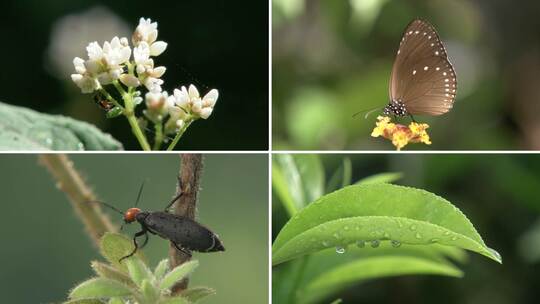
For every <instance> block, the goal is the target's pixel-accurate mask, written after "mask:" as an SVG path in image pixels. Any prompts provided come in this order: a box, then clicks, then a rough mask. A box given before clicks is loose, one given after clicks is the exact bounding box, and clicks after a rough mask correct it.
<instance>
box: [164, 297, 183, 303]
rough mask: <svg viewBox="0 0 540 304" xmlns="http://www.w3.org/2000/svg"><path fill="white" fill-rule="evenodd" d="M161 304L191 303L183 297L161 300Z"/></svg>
mask: <svg viewBox="0 0 540 304" xmlns="http://www.w3.org/2000/svg"><path fill="white" fill-rule="evenodd" d="M159 304H189V301H188V300H187V299H185V298H183V297H174V298H167V299H164V300H161V301H159Z"/></svg>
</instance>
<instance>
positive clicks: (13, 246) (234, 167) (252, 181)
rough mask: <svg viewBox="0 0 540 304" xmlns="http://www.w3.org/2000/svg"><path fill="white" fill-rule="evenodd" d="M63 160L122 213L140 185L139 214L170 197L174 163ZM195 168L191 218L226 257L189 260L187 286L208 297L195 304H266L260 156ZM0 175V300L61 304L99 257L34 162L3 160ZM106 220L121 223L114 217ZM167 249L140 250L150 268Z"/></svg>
mask: <svg viewBox="0 0 540 304" xmlns="http://www.w3.org/2000/svg"><path fill="white" fill-rule="evenodd" d="M71 158H72V160H73V162H74V163H75V166H76V168H78V169H79V171H80V172H81V173H82V175H83V176H85V178H86V180H87V182H88V184H89V185H91V186H92V187H93V189H94V191H95V193H96V194H97V195H98V197H99V199H101V200H103V201H105V202H108V203H110V204H113V205H115V206H116V207H118V208H119V209H121V210H124V209H127V208H129V207H132V205H133V204H134V202H135V198H136V196H137V191H138V188H139V186H140V183H141V182H142V181H143V180H144V179H148V181H147V182H146V185H145V189H144V191H143V194H142V198H141V201H140V203H139V206H140V207H141V208H142V209H145V210H162V209H163V208H164V207H165V205H166V204H167V203H168V202H169V201H170V199H171V197H172V196H173V195H174V193H175V191H176V188H175V187H176V177H177V174H178V167H179V157H178V155H170V154H168V155H163V154H160V155H157V154H154V155H135V154H131V155H127V154H124V155H110V154H101V155H71ZM204 165H205V167H204V171H203V175H202V185H201V186H202V190H201V192H200V195H199V205H198V206H199V208H198V215H197V218H198V220H199V221H200V222H201V223H203V224H205V225H207V226H208V227H210V228H211V229H212V230H213V231H214V232H215V233H217V234H219V236H220V238H221V240H222V241H223V243H224V246H225V248H226V250H227V251H225V252H222V253H216V254H208V253H194V258H195V259H197V260H199V261H200V266H199V267H198V268H197V269H196V271H195V273H194V274H193V276H192V280H191V283H190V286H197V285H203V286H209V287H212V288H215V289H216V290H217V294H216V295H214V296H211V297H208V298H207V299H205V300H204V301H203V302H204V303H209V304H210V303H267V301H268V156H266V155H216V154H212V155H206V156H205V163H204ZM0 168H2V172H3V174H2V176H1V177H0V184H1V185H2V196H3V198H2V201H3V204H2V212H3V213H2V214H3V216H2V221H0V228H1V229H0V230H1V231H2V248H1V250H0V261H1V265H2V266H1V268H2V269H1V271H0V294H1V295H2V300H1V302H2V303H50V302H56V303H57V302H61V301H62V300H64V299H65V298H66V295H67V292H68V291H69V290H70V289H71V288H73V287H74V286H75V284H76V283H78V282H82V281H83V280H85V279H87V278H89V277H90V276H92V275H93V272H92V270H91V268H90V261H91V260H96V259H98V260H103V258H102V257H101V256H100V255H99V253H98V251H97V249H96V248H95V247H94V245H93V244H92V242H91V240H90V238H89V237H88V236H87V235H86V233H85V232H84V228H83V225H82V224H81V222H80V220H79V219H78V218H77V217H76V216H75V214H74V212H73V209H72V208H71V205H70V204H69V203H68V200H67V198H66V196H65V195H64V193H62V192H60V191H59V190H58V189H56V187H55V181H53V179H52V178H51V176H50V175H49V173H48V172H47V171H46V169H45V168H44V167H43V166H40V165H39V164H38V159H37V156H35V155H2V156H0ZM109 214H110V216H111V220H112V221H113V222H114V223H117V224H121V223H122V218H121V217H120V216H119V215H118V214H115V213H112V212H110V213H109ZM136 226H137V225H129V226H126V228H127V230H126V233H128V234H130V235H131V234H133V233H135V232H136V231H137V229H138V227H136ZM126 228H124V229H126ZM168 247H169V242H168V241H165V240H163V239H161V238H159V237H157V236H151V237H150V241H149V243H148V245H147V247H146V248H145V249H144V253H145V254H146V256H147V257H148V260H149V263H150V266H152V267H155V266H156V265H157V263H158V262H159V261H160V260H161V259H163V258H165V257H167V253H168Z"/></svg>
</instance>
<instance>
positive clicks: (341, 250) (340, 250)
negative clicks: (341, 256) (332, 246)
mask: <svg viewBox="0 0 540 304" xmlns="http://www.w3.org/2000/svg"><path fill="white" fill-rule="evenodd" d="M336 252H337V253H345V248H343V247H341V246H337V247H336Z"/></svg>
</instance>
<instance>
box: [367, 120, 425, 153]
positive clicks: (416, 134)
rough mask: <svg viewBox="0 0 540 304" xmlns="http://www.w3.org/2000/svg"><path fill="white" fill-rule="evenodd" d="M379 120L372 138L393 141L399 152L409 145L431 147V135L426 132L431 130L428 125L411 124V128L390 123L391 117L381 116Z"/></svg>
mask: <svg viewBox="0 0 540 304" xmlns="http://www.w3.org/2000/svg"><path fill="white" fill-rule="evenodd" d="M377 120H378V121H377V122H376V123H375V128H374V129H373V132H371V136H372V137H379V136H382V137H384V138H386V139H388V140H391V141H392V144H393V145H394V146H395V147H396V149H397V150H398V151H399V150H401V148H403V147H405V146H406V145H407V144H408V143H424V144H426V145H431V141H430V139H429V135H428V133H427V132H426V129H427V128H429V125H428V124H425V123H416V122H411V123H410V124H409V126H405V125H401V124H395V123H392V122H390V117H386V116H379V117H377Z"/></svg>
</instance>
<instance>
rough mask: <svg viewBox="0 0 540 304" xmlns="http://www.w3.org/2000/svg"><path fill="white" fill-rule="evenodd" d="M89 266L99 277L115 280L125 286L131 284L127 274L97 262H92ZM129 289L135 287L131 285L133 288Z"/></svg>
mask: <svg viewBox="0 0 540 304" xmlns="http://www.w3.org/2000/svg"><path fill="white" fill-rule="evenodd" d="M91 266H92V269H94V272H95V273H96V274H97V275H99V276H100V277H104V278H107V279H112V280H116V281H119V282H122V283H124V284H126V285H131V284H133V281H132V280H131V279H130V278H129V276H128V275H127V274H125V273H124V272H121V271H120V270H118V269H116V268H114V267H112V266H110V265H108V264H104V263H101V262H98V261H92V263H91ZM131 287H135V285H134V284H133V286H131Z"/></svg>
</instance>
